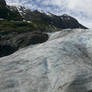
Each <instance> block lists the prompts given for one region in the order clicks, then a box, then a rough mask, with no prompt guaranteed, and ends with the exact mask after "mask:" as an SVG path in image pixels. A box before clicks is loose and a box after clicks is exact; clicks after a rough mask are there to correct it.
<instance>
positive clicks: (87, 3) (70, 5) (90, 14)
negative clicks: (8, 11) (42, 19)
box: [6, 0, 92, 28]
mask: <svg viewBox="0 0 92 92" xmlns="http://www.w3.org/2000/svg"><path fill="white" fill-rule="evenodd" d="M6 1H7V3H8V4H10V5H24V6H26V7H28V8H31V9H38V10H43V11H46V12H52V13H55V14H58V15H60V14H65V13H66V14H69V15H72V16H74V17H75V18H77V19H78V20H79V21H80V23H82V24H84V25H85V26H87V27H89V28H92V0H6Z"/></svg>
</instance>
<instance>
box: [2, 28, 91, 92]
mask: <svg viewBox="0 0 92 92" xmlns="http://www.w3.org/2000/svg"><path fill="white" fill-rule="evenodd" d="M0 67H1V68H0V74H1V76H0V92H92V30H84V29H73V30H72V29H70V30H61V31H59V32H53V33H51V34H50V37H49V39H48V41H47V42H45V43H42V44H38V45H33V46H31V45H30V46H29V47H27V48H24V49H21V50H19V51H17V52H15V53H14V54H12V55H10V56H7V57H3V58H0Z"/></svg>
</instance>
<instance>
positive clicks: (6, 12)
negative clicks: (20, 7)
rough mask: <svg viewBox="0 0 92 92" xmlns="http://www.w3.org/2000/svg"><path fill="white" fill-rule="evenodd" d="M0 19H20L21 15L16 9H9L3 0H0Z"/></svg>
mask: <svg viewBox="0 0 92 92" xmlns="http://www.w3.org/2000/svg"><path fill="white" fill-rule="evenodd" d="M0 19H7V20H22V17H21V16H20V14H19V12H18V11H17V10H13V11H11V10H10V7H9V6H8V5H6V2H5V0H0Z"/></svg>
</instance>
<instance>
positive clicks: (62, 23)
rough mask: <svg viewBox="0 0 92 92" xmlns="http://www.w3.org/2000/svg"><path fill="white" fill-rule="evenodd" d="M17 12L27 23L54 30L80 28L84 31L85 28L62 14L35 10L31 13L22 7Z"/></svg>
mask: <svg viewBox="0 0 92 92" xmlns="http://www.w3.org/2000/svg"><path fill="white" fill-rule="evenodd" d="M19 11H20V13H21V15H22V16H23V18H24V19H25V20H27V21H31V22H33V23H37V24H38V25H39V23H40V24H41V25H43V24H44V25H47V26H53V27H55V28H60V29H67V28H72V29H73V28H82V29H86V27H85V26H83V25H81V24H80V23H79V22H78V21H77V20H76V19H75V18H73V17H71V16H69V15H67V14H64V15H61V16H58V15H54V14H51V13H49V14H48V15H47V14H46V13H42V12H39V11H37V10H34V11H31V10H30V9H25V8H24V7H20V8H19Z"/></svg>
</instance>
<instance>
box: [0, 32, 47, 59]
mask: <svg viewBox="0 0 92 92" xmlns="http://www.w3.org/2000/svg"><path fill="white" fill-rule="evenodd" d="M9 35H10V37H9ZM47 40H48V34H46V33H42V32H39V31H38V32H26V33H25V32H22V33H21V34H19V33H17V32H16V33H15V34H14V33H12V32H11V33H10V32H9V33H8V32H7V36H5V38H3V39H0V57H3V56H7V55H10V54H12V53H14V52H15V51H17V50H18V49H20V48H23V47H26V46H29V45H34V44H39V43H43V42H45V41H47Z"/></svg>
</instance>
